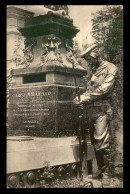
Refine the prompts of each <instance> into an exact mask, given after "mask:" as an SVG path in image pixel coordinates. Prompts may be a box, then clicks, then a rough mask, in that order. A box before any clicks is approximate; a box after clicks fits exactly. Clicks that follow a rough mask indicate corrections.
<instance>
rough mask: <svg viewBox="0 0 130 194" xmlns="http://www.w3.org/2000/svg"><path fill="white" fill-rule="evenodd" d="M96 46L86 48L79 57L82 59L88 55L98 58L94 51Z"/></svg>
mask: <svg viewBox="0 0 130 194" xmlns="http://www.w3.org/2000/svg"><path fill="white" fill-rule="evenodd" d="M96 48H97V44H93V45H91V46H90V47H88V48H87V49H86V50H85V51H84V52H83V53H82V54H81V57H84V56H85V55H90V56H92V57H94V58H96V57H97V56H98V52H97V50H96Z"/></svg>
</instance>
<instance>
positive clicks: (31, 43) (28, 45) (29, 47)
mask: <svg viewBox="0 0 130 194" xmlns="http://www.w3.org/2000/svg"><path fill="white" fill-rule="evenodd" d="M24 44H25V49H24V50H23V53H24V58H25V62H26V63H31V62H32V61H33V59H34V53H33V48H34V47H35V46H36V45H37V41H36V40H35V39H32V38H27V39H25V41H24Z"/></svg>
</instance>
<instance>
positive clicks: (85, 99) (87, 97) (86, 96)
mask: <svg viewBox="0 0 130 194" xmlns="http://www.w3.org/2000/svg"><path fill="white" fill-rule="evenodd" d="M90 99H91V98H90V95H89V94H86V93H83V94H82V95H81V96H80V101H81V102H86V103H87V102H89V101H90Z"/></svg>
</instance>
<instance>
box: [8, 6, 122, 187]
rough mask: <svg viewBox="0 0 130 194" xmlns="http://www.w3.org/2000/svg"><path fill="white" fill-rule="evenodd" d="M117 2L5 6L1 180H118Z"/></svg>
mask: <svg viewBox="0 0 130 194" xmlns="http://www.w3.org/2000/svg"><path fill="white" fill-rule="evenodd" d="M123 22H124V21H123V5H7V6H6V23H7V25H6V42H7V44H6V53H7V55H6V134H7V136H6V145H7V149H6V160H7V162H6V188H7V189H11V188H16V189H17V188H18V189H19V188H123V167H124V165H123Z"/></svg>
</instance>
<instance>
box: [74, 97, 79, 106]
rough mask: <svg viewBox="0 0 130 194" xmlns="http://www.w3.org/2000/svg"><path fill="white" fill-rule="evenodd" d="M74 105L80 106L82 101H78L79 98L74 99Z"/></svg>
mask: <svg viewBox="0 0 130 194" xmlns="http://www.w3.org/2000/svg"><path fill="white" fill-rule="evenodd" d="M73 103H74V104H80V101H79V100H78V96H77V97H76V98H74V100H73Z"/></svg>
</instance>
